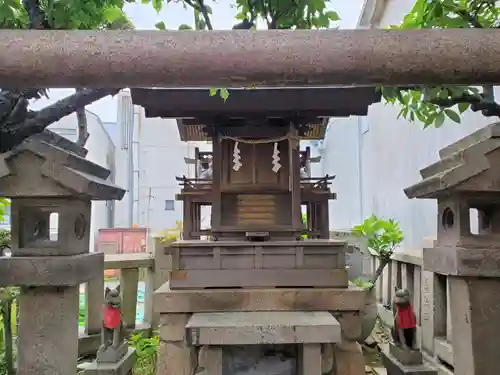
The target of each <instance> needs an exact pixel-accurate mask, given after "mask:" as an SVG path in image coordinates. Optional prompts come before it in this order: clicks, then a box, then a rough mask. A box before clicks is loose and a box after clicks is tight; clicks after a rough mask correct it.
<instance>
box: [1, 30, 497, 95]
mask: <svg viewBox="0 0 500 375" xmlns="http://www.w3.org/2000/svg"><path fill="white" fill-rule="evenodd" d="M499 35H500V31H499V30H498V29H445V30H429V29H424V30H406V31H400V30H398V31H396V30H293V31H291V30H263V31H244V30H238V31H168V32H163V31H162V32H159V31H105V32H103V31H38V30H36V31H34V30H30V31H19V30H2V31H0V56H2V58H1V59H0V86H1V87H3V88H19V87H20V86H23V87H25V86H29V87H53V88H55V87H87V88H92V87H99V88H101V87H106V88H123V87H241V86H246V87H254V86H295V85H296V86H304V85H305V86H314V85H347V86H350V85H356V86H377V85H380V86H382V85H390V86H401V85H418V84H432V85H438V84H465V85H470V84H499V83H500V70H499V69H498V67H499V66H500V38H498V36H499ZM471 60H474V64H471Z"/></svg>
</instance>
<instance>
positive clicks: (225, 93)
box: [219, 89, 229, 101]
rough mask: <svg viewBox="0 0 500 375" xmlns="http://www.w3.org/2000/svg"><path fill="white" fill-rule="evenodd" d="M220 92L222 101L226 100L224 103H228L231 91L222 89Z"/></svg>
mask: <svg viewBox="0 0 500 375" xmlns="http://www.w3.org/2000/svg"><path fill="white" fill-rule="evenodd" d="M219 92H220V97H221V98H222V99H224V101H226V100H227V98H229V91H228V89H220V90H219Z"/></svg>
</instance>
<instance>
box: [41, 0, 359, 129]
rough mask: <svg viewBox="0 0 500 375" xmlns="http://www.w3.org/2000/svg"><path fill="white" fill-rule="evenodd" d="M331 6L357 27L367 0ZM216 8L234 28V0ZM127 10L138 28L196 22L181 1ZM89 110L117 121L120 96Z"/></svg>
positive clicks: (220, 22) (215, 18)
mask: <svg viewBox="0 0 500 375" xmlns="http://www.w3.org/2000/svg"><path fill="white" fill-rule="evenodd" d="M329 3H330V6H329V8H331V9H334V10H336V11H337V12H338V13H339V15H340V18H341V21H340V27H341V28H343V29H353V28H355V27H356V23H357V20H358V17H359V13H360V11H361V7H362V5H363V0H330V1H329ZM209 4H210V6H211V7H212V10H213V15H212V23H213V26H214V29H219V30H225V29H231V28H232V26H233V25H234V24H235V23H236V22H235V19H234V17H235V15H236V13H237V10H236V9H235V8H234V7H233V6H232V4H234V2H232V1H229V0H218V1H216V2H213V1H211V2H209ZM125 12H126V13H127V15H128V16H129V17H130V19H131V20H132V22H133V23H134V25H135V27H136V28H137V29H138V30H147V29H154V25H155V24H156V23H157V22H159V21H163V22H165V24H166V25H167V28H169V29H177V28H178V27H179V25H181V24H188V25H192V24H193V12H192V10H191V9H190V8H188V9H184V7H183V6H182V4H180V3H173V4H172V3H171V4H168V6H166V7H165V8H163V9H162V11H161V12H160V13H159V14H157V13H156V11H155V10H154V9H153V7H152V6H151V5H144V4H141V2H140V1H138V3H136V4H126V5H125ZM73 92H74V90H72V89H57V90H56V89H53V90H50V92H49V96H50V99H49V100H39V101H37V102H35V103H33V106H32V107H33V108H34V109H39V108H41V107H44V106H46V105H48V104H50V103H52V102H54V101H56V100H59V99H61V98H63V97H65V96H67V95H70V94H72V93H73ZM87 108H88V110H90V111H92V112H94V113H95V114H97V115H98V116H99V117H100V118H101V120H102V121H104V122H114V121H116V100H115V99H113V98H105V99H101V100H99V101H98V102H96V103H94V104H92V105H90V106H88V107H87Z"/></svg>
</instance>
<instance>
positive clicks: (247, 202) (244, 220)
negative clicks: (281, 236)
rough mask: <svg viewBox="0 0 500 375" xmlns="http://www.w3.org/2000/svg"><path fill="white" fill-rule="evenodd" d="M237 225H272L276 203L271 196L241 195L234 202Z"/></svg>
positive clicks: (274, 219)
mask: <svg viewBox="0 0 500 375" xmlns="http://www.w3.org/2000/svg"><path fill="white" fill-rule="evenodd" d="M236 207H237V208H236V219H237V221H238V225H241V226H249V225H274V224H275V223H276V201H275V197H274V196H273V195H261V194H254V195H253V194H241V195H239V196H238V198H237V200H236Z"/></svg>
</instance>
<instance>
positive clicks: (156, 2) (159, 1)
mask: <svg viewBox="0 0 500 375" xmlns="http://www.w3.org/2000/svg"><path fill="white" fill-rule="evenodd" d="M151 5H153V9H154V10H156V13H160V11H161V9H162V8H163V0H151Z"/></svg>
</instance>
